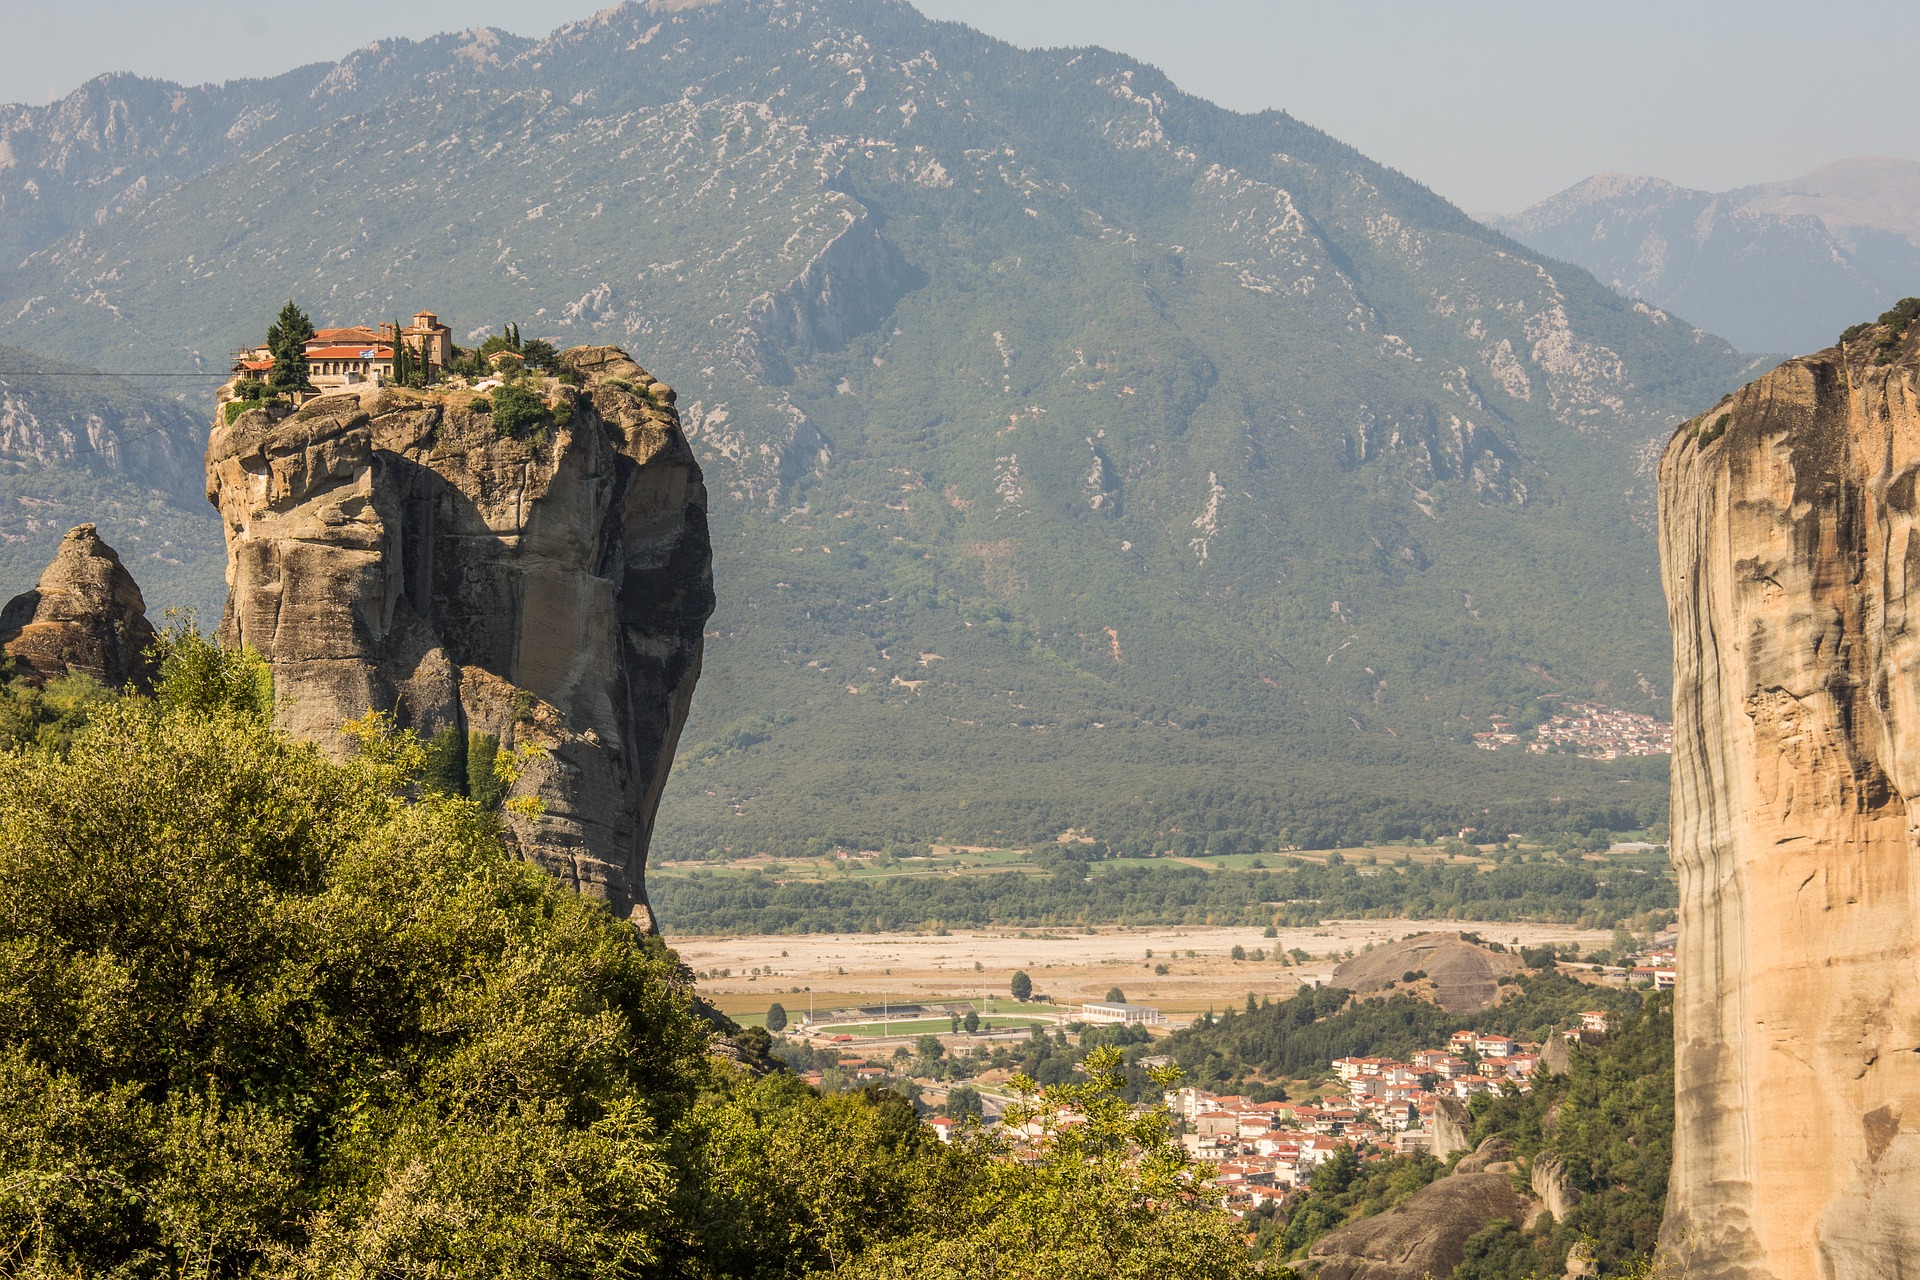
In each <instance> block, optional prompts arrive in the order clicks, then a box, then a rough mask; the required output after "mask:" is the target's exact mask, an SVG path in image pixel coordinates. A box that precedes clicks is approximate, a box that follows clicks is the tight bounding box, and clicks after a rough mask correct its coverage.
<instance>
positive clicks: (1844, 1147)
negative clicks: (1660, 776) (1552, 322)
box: [1660, 325, 1920, 1280]
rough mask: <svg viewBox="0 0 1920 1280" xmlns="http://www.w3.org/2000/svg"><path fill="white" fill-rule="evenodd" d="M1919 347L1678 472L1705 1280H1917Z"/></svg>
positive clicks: (1687, 442)
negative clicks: (1814, 1278) (1805, 1279)
mask: <svg viewBox="0 0 1920 1280" xmlns="http://www.w3.org/2000/svg"><path fill="white" fill-rule="evenodd" d="M1916 344H1920V326H1914V327H1913V328H1912V329H1910V330H1904V331H1903V330H1902V329H1901V328H1898V327H1894V326H1884V325H1883V326H1878V327H1872V328H1869V329H1867V330H1866V331H1865V332H1864V333H1859V334H1854V335H1852V340H1851V341H1848V342H1847V343H1845V344H1844V345H1843V346H1841V347H1836V348H1831V349H1829V350H1826V351H1822V352H1820V353H1819V354H1817V355H1813V356H1809V357H1806V358H1804V359H1799V360H1790V361H1788V362H1786V363H1785V364H1783V365H1781V366H1780V367H1779V368H1777V369H1775V370H1774V371H1773V372H1771V373H1769V374H1767V375H1766V376H1765V377H1763V378H1761V379H1759V380H1758V381H1756V382H1754V383H1751V384H1750V385H1748V386H1747V387H1745V388H1744V389H1742V390H1741V391H1740V392H1739V393H1738V394H1736V395H1735V396H1733V397H1732V399H1731V402H1730V403H1725V404H1722V405H1720V406H1718V407H1716V408H1715V409H1713V410H1710V411H1709V412H1708V413H1707V414H1705V415H1703V416H1702V417H1701V418H1699V419H1697V420H1695V421H1694V422H1691V423H1688V424H1686V426H1685V427H1683V428H1682V429H1681V431H1680V432H1679V433H1677V434H1676V435H1675V437H1674V438H1673V440H1672V441H1671V442H1670V443H1669V444H1668V446H1667V449H1666V452H1665V454H1664V456H1663V457H1662V459H1661V463H1660V506H1661V514H1660V538H1661V559H1662V571H1663V574H1664V577H1665V582H1666V589H1667V599H1668V605H1669V611H1670V614H1671V618H1672V623H1673V635H1674V755H1673V840H1672V849H1673V860H1674V865H1675V867H1676V868H1677V869H1678V872H1679V878H1680V959H1679V971H1680V981H1679V987H1678V993H1677V1003H1676V1005H1675V1016H1674V1024H1675V1039H1676V1046H1675V1047H1676V1055H1675V1056H1676V1063H1675V1070H1676V1077H1677V1079H1676V1086H1677V1112H1676V1130H1675V1135H1674V1140H1675V1149H1674V1165H1673V1177H1672V1181H1671V1183H1670V1190H1669V1193H1668V1203H1667V1216H1666V1220H1665V1224H1664V1226H1663V1228H1662V1243H1663V1246H1664V1248H1665V1249H1666V1251H1667V1252H1668V1253H1669V1254H1670V1255H1671V1256H1672V1257H1673V1259H1674V1260H1675V1261H1676V1262H1677V1263H1679V1265H1680V1267H1681V1269H1682V1270H1683V1272H1684V1274H1686V1275H1688V1276H1694V1277H1713V1278H1720V1277H1729V1278H1731V1277H1740V1278H1742V1280H1759V1278H1760V1277H1769V1278H1775V1277H1777V1278H1778V1280H1798V1278H1799V1277H1803V1276H1806V1277H1811V1276H1820V1277H1824V1278H1825V1280H1866V1278H1867V1277H1875V1278H1876V1280H1886V1278H1888V1277H1900V1276H1915V1275H1920V1001H1916V999H1915V996H1914V993H1915V991H1916V990H1920V862H1916V838H1917V837H1920V830H1916V816H1915V802H1916V800H1920V524H1917V523H1916V516H1917V515H1920V498H1917V497H1916V485H1917V484H1920V355H1917V351H1916Z"/></svg>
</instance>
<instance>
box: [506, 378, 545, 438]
mask: <svg viewBox="0 0 1920 1280" xmlns="http://www.w3.org/2000/svg"><path fill="white" fill-rule="evenodd" d="M546 417H547V402H546V401H545V400H543V399H541V397H540V395H539V394H538V393H537V392H534V391H529V390H528V389H527V388H525V387H522V386H516V385H515V384H513V383H507V384H506V385H505V386H501V387H497V388H495V390H494V393H493V429H494V430H495V431H497V432H499V433H500V434H501V435H503V436H516V437H517V436H523V435H525V434H526V433H527V432H528V431H529V430H531V429H532V428H533V427H535V426H537V425H539V424H540V423H541V422H543V421H545V419H546Z"/></svg>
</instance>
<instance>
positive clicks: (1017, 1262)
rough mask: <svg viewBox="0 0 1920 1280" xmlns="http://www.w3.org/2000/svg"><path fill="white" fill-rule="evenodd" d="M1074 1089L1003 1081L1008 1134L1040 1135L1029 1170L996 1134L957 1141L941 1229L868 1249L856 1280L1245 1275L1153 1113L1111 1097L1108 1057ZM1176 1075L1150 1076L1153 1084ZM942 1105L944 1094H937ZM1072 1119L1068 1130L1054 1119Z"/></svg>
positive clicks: (1117, 1080) (1113, 1059) (1193, 1174)
mask: <svg viewBox="0 0 1920 1280" xmlns="http://www.w3.org/2000/svg"><path fill="white" fill-rule="evenodd" d="M1085 1066H1086V1077H1085V1080H1084V1082H1083V1083H1078V1084H1075V1083H1062V1084H1058V1085H1052V1086H1048V1087H1046V1088H1041V1087H1039V1086H1038V1085H1036V1084H1035V1082H1034V1081H1033V1080H1032V1079H1031V1078H1029V1077H1027V1076H1016V1077H1015V1078H1014V1080H1013V1081H1012V1085H1013V1087H1014V1089H1015V1090H1016V1091H1017V1092H1018V1093H1019V1094H1020V1101H1019V1102H1017V1103H1016V1104H1015V1105H1013V1106H1012V1107H1009V1108H1008V1110H1007V1113H1006V1120H1007V1122H1008V1126H1007V1127H1008V1128H1009V1129H1017V1128H1019V1127H1020V1126H1024V1125H1029V1124H1031V1125H1034V1126H1036V1127H1037V1128H1038V1129H1039V1130H1040V1131H1041V1133H1042V1135H1043V1136H1042V1137H1041V1138H1039V1139H1038V1140H1037V1141H1036V1142H1034V1143H1033V1144H1032V1145H1033V1147H1034V1149H1035V1151H1036V1152H1037V1158H1035V1159H1033V1160H1032V1162H1031V1163H1029V1162H1027V1161H1022V1160H1014V1159H1010V1158H1009V1157H1010V1156H1011V1154H1012V1148H1011V1140H1010V1139H1009V1138H1007V1137H1005V1136H1003V1134H1001V1133H999V1132H996V1133H992V1134H988V1133H982V1132H978V1131H975V1132H973V1133H971V1134H963V1135H962V1136H961V1138H960V1140H959V1142H958V1143H957V1144H956V1145H957V1150H956V1152H955V1159H954V1167H955V1169H956V1172H957V1174H958V1176H957V1177H956V1178H955V1185H954V1186H953V1189H952V1191H951V1193H950V1194H949V1195H947V1196H946V1197H944V1198H943V1201H942V1204H943V1207H944V1210H945V1215H946V1220H945V1221H944V1222H943V1223H942V1225H941V1227H940V1229H938V1230H932V1229H927V1230H922V1231H919V1232H915V1233H913V1234H910V1235H906V1236H903V1237H901V1238H899V1239H896V1240H894V1241H891V1242H888V1243H885V1244H881V1245H880V1246H878V1247H877V1248H875V1249H873V1250H871V1251H870V1252H869V1253H868V1254H867V1255H866V1257H864V1258H863V1259H862V1260H861V1261H860V1263H859V1264H858V1265H857V1266H855V1267H854V1268H853V1269H852V1272H851V1274H852V1275H853V1276H855V1277H859V1278H860V1280H935V1278H936V1277H938V1278H939V1280H947V1278H949V1277H957V1276H974V1275H1007V1276H1021V1277H1029V1278H1031V1280H1055V1278H1058V1280H1068V1278H1069V1277H1072V1278H1073V1280H1079V1277H1084V1276H1090V1275H1098V1276H1107V1277H1126V1278H1129V1280H1131V1278H1134V1277H1138V1278H1139V1280H1148V1278H1149V1277H1160V1276H1178V1277H1182V1280H1238V1278H1240V1277H1251V1276H1252V1275H1253V1268H1252V1264H1251V1262H1250V1261H1249V1258H1248V1254H1247V1250H1246V1246H1245V1245H1244V1244H1243V1243H1242V1240H1241V1235H1240V1228H1239V1225H1238V1224H1237V1223H1235V1222H1234V1220H1233V1219H1232V1218H1230V1217H1228V1216H1227V1214H1226V1213H1225V1212H1224V1211H1222V1210H1221V1209H1220V1207H1219V1204H1218V1201H1217V1200H1215V1199H1214V1198H1213V1197H1212V1196H1210V1195H1208V1194H1207V1189H1206V1180H1205V1176H1204V1174H1202V1173H1200V1171H1199V1170H1197V1169H1196V1168H1195V1167H1194V1166H1193V1165H1191V1164H1190V1163H1189V1162H1188V1161H1187V1158H1186V1155H1185V1153H1184V1152H1183V1151H1182V1150H1181V1149H1180V1147H1179V1146H1178V1144H1176V1143H1175V1142H1174V1141H1173V1138H1172V1124H1171V1121H1170V1120H1169V1118H1168V1115H1167V1111H1166V1108H1165V1107H1164V1106H1156V1107H1151V1108H1148V1109H1147V1110H1146V1111H1144V1112H1142V1113H1138V1114H1136V1113H1135V1112H1134V1110H1133V1109H1132V1108H1131V1107H1129V1106H1128V1105H1127V1103H1126V1101H1125V1098H1124V1091H1125V1088H1126V1074H1125V1072H1124V1071H1123V1069H1122V1066H1121V1053H1120V1050H1118V1049H1117V1048H1114V1047H1112V1046H1110V1045H1109V1046H1102V1047H1100V1048H1098V1049H1095V1050H1094V1051H1093V1052H1092V1053H1090V1054H1089V1055H1087V1059H1086V1063H1085ZM1178 1074H1179V1073H1178V1072H1177V1071H1171V1070H1166V1069H1155V1071H1154V1072H1152V1073H1150V1076H1151V1080H1152V1083H1153V1084H1155V1085H1156V1086H1159V1087H1165V1086H1166V1085H1168V1084H1171V1083H1172V1082H1173V1081H1174V1080H1175V1079H1177V1078H1178ZM949 1102H951V1098H949ZM1069 1116H1071V1117H1075V1118H1077V1119H1078V1121H1079V1122H1078V1123H1065V1121H1066V1120H1067V1118H1068V1117H1069Z"/></svg>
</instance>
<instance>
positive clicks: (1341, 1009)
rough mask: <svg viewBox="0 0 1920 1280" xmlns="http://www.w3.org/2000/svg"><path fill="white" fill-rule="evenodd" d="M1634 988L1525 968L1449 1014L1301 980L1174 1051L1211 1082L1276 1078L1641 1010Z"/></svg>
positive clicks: (1206, 1023)
mask: <svg viewBox="0 0 1920 1280" xmlns="http://www.w3.org/2000/svg"><path fill="white" fill-rule="evenodd" d="M1639 1005H1640V997H1639V996H1638V995H1637V994H1635V993H1633V992H1630V991H1623V990H1619V989H1615V988H1611V987H1593V986H1588V985H1587V984H1585V983H1582V982H1577V981H1575V980H1574V979H1572V978H1568V977H1565V976H1564V975H1562V974H1559V973H1557V972H1544V973H1534V974H1523V975H1522V976H1521V977H1520V978H1519V980H1518V990H1517V992H1515V993H1513V994H1512V995H1511V996H1510V997H1509V998H1508V999H1505V1000H1503V1001H1501V1002H1500V1003H1499V1004H1496V1005H1494V1006H1493V1007H1492V1008H1491V1009H1487V1010H1484V1011H1482V1012H1480V1013H1472V1014H1458V1013H1448V1012H1447V1011H1446V1010H1444V1009H1442V1008H1440V1007H1439V1006H1438V1005H1435V1004H1431V1003H1429V1002H1427V1001H1425V1000H1420V999H1416V998H1415V997H1413V996H1409V995H1395V996H1373V997H1369V998H1367V999H1364V1000H1358V1001H1351V1002H1350V1001H1349V993H1348V992H1346V991H1344V990H1341V989H1340V988H1338V987H1302V988H1301V989H1300V991H1299V992H1298V993H1297V994H1296V995H1294V996H1293V997H1292V998H1290V999H1287V1000H1281V1001H1278V1002H1275V1003H1273V1004H1266V1005H1262V1006H1260V1007H1259V1008H1258V1009H1257V1010H1254V1009H1249V1010H1247V1011H1246V1012H1245V1013H1236V1012H1235V1011H1234V1010H1232V1009H1231V1008H1229V1009H1228V1010H1227V1011H1226V1013H1225V1014H1224V1016H1222V1017H1220V1018H1218V1019H1214V1018H1208V1019H1204V1020H1202V1021H1201V1022H1199V1023H1196V1024H1195V1025H1194V1026H1193V1027H1191V1028H1188V1029H1186V1030H1184V1031H1179V1032H1176V1033H1175V1034H1174V1035H1173V1036H1172V1037H1170V1038H1169V1039H1168V1041H1167V1042H1166V1050H1167V1052H1168V1053H1170V1054H1171V1055H1172V1056H1173V1058H1174V1060H1175V1061H1176V1062H1178V1063H1179V1064H1180V1065H1181V1066H1182V1067H1184V1068H1186V1070H1187V1073H1188V1074H1189V1075H1191V1076H1192V1077H1194V1078H1195V1079H1196V1080H1198V1081H1200V1082H1201V1083H1203V1084H1208V1085H1216V1084H1227V1083H1231V1082H1235V1081H1241V1080H1244V1079H1245V1078H1246V1077H1247V1076H1249V1075H1259V1076H1262V1077H1264V1078H1266V1079H1269V1080H1284V1079H1292V1078H1299V1077H1312V1076H1317V1075H1320V1074H1322V1073H1323V1072H1325V1071H1326V1070H1327V1066H1328V1064H1329V1063H1330V1062H1332V1061H1333V1060H1334V1059H1335V1058H1345V1057H1366V1056H1375V1055H1377V1056H1381V1057H1393V1058H1400V1059H1405V1058H1406V1057H1407V1056H1408V1055H1410V1054H1412V1053H1413V1052H1415V1051H1416V1050H1419V1049H1431V1048H1433V1047H1434V1046H1436V1045H1443V1044H1445V1043H1446V1040H1447V1037H1448V1036H1450V1035H1452V1034H1453V1033H1454V1032H1455V1031H1460V1030H1465V1029H1468V1028H1471V1029H1474V1030H1478V1031H1489V1032H1499V1033H1502V1034H1506V1035H1512V1036H1516V1037H1520V1038H1525V1039H1532V1040H1544V1039H1545V1038H1546V1036H1547V1035H1549V1034H1552V1033H1553V1032H1554V1031H1555V1030H1557V1029H1560V1028H1563V1027H1565V1026H1567V1025H1569V1024H1571V1023H1573V1022H1575V1021H1576V1020H1577V1019H1576V1015H1577V1014H1578V1013H1580V1012H1582V1011H1584V1010H1587V1009H1610V1010H1615V1011H1622V1010H1631V1009H1637V1008H1638V1007H1639Z"/></svg>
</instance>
